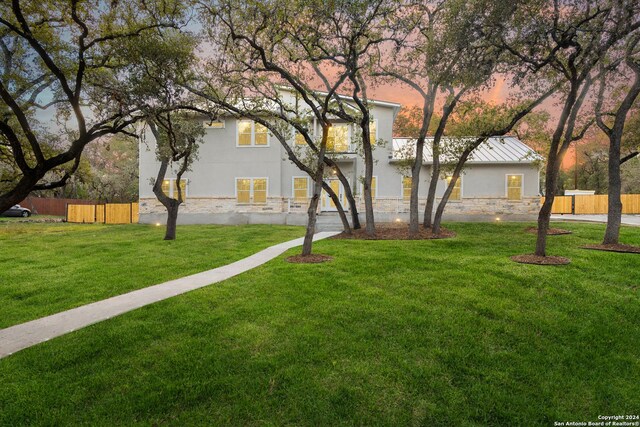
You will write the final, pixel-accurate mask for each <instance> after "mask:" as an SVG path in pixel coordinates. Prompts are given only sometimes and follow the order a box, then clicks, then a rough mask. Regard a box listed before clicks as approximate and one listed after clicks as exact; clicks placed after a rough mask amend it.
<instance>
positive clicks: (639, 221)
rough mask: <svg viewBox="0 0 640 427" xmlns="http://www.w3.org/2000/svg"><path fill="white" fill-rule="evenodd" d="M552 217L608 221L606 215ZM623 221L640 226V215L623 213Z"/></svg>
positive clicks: (557, 216) (558, 219)
mask: <svg viewBox="0 0 640 427" xmlns="http://www.w3.org/2000/svg"><path fill="white" fill-rule="evenodd" d="M551 219H552V220H553V221H588V222H604V223H606V222H607V216H606V215H569V214H566V215H551ZM622 223H623V224H625V225H636V226H640V215H622Z"/></svg>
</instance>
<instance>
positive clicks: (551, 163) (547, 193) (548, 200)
mask: <svg viewBox="0 0 640 427" xmlns="http://www.w3.org/2000/svg"><path fill="white" fill-rule="evenodd" d="M550 154H551V156H550V157H549V160H548V161H547V170H546V171H545V183H544V203H543V204H542V207H541V208H540V212H539V213H538V236H537V238H536V252H535V254H536V255H538V256H547V231H548V230H549V222H550V221H551V208H552V207H553V200H554V199H555V197H556V193H555V191H556V180H557V177H558V173H557V171H555V169H556V168H555V164H556V163H557V162H556V156H555V152H551V153H550ZM558 168H559V165H558Z"/></svg>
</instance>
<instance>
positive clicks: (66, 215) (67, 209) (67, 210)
mask: <svg viewBox="0 0 640 427" xmlns="http://www.w3.org/2000/svg"><path fill="white" fill-rule="evenodd" d="M64 222H69V203H65V204H64Z"/></svg>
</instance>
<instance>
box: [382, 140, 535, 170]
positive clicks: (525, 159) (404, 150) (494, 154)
mask: <svg viewBox="0 0 640 427" xmlns="http://www.w3.org/2000/svg"><path fill="white" fill-rule="evenodd" d="M470 139H471V140H473V139H474V138H470ZM432 141H433V138H426V140H425V144H424V156H423V162H424V163H425V164H431V163H433V152H432V150H431V142H432ZM451 141H452V139H451V138H446V137H444V138H442V139H441V141H440V143H441V144H442V146H443V148H445V147H446V145H447V144H448V143H451ZM415 143H416V139H415V138H394V139H393V155H392V158H391V160H390V161H392V162H393V161H399V160H406V158H407V156H409V155H410V154H412V153H415ZM445 150H446V148H445ZM443 151H444V150H443ZM455 160H456V159H455V158H453V157H452V156H447V155H446V154H443V155H441V162H443V163H450V162H454V161H455ZM540 160H543V157H542V156H541V155H539V154H538V153H536V152H535V151H534V150H533V149H532V148H530V147H529V146H528V145H526V144H525V143H524V142H522V141H520V140H519V139H518V138H516V137H515V136H492V137H490V138H489V139H487V141H485V142H484V143H482V144H480V146H479V147H478V148H476V149H475V150H474V151H473V153H472V154H471V156H470V157H469V160H468V161H467V163H475V164H494V163H534V162H538V161H540Z"/></svg>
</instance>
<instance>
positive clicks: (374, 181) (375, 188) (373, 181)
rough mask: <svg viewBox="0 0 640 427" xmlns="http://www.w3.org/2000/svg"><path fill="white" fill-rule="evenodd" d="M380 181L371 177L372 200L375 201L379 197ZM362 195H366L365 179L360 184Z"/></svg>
mask: <svg viewBox="0 0 640 427" xmlns="http://www.w3.org/2000/svg"><path fill="white" fill-rule="evenodd" d="M377 181H378V179H377V177H375V176H372V177H371V198H372V199H375V198H376V197H377V196H378V182H377ZM360 190H361V193H362V194H364V177H362V182H361V183H360Z"/></svg>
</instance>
